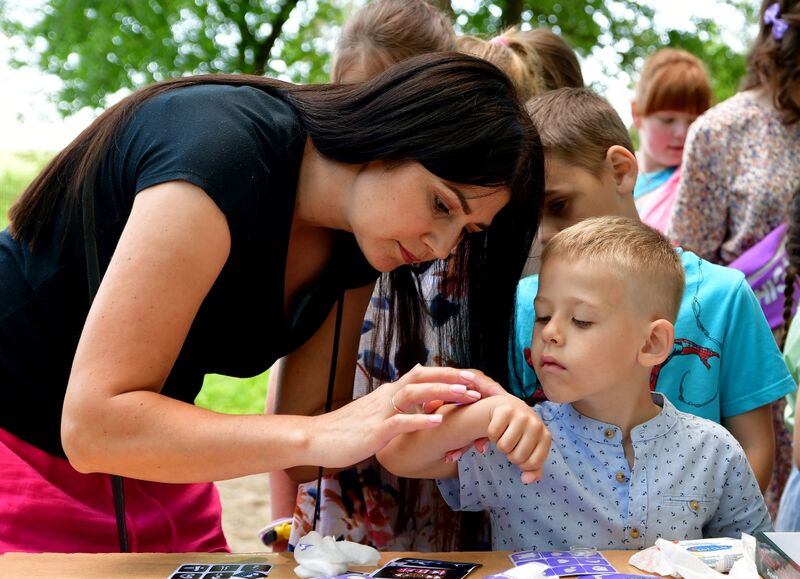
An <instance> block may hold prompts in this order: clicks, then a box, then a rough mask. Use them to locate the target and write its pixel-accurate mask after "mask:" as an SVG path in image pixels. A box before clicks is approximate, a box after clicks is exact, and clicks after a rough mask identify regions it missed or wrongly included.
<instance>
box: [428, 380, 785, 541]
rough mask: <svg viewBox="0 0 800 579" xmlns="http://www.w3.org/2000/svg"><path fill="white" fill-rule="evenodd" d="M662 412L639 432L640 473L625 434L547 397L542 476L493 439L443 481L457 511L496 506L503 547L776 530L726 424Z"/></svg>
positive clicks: (668, 408)
mask: <svg viewBox="0 0 800 579" xmlns="http://www.w3.org/2000/svg"><path fill="white" fill-rule="evenodd" d="M653 401H654V402H655V403H656V404H658V405H659V406H662V410H661V412H660V413H659V414H658V416H656V417H655V418H653V419H651V420H649V421H647V422H645V423H644V424H640V425H639V426H637V427H635V428H634V429H633V431H632V432H631V439H632V441H633V449H634V456H635V459H634V465H633V470H632V471H631V469H630V468H629V467H628V461H627V459H626V458H625V453H624V450H623V446H622V431H621V430H620V429H619V428H618V427H616V426H613V425H610V424H605V423H602V422H598V421H596V420H593V419H591V418H587V417H586V416H583V415H581V414H580V413H578V412H577V411H576V410H575V409H574V408H573V407H572V406H571V405H569V404H555V403H552V402H543V403H541V404H539V405H538V406H536V407H535V408H534V410H535V411H536V412H538V413H539V415H540V416H541V418H542V420H543V421H544V423H545V424H546V425H547V427H548V429H549V430H550V432H551V433H552V435H553V442H552V446H551V448H550V455H549V458H548V460H547V462H546V463H545V466H544V469H543V476H542V480H540V481H538V482H536V483H533V484H529V485H524V484H522V483H521V482H520V471H519V468H518V467H517V466H515V465H512V464H511V463H510V462H508V459H507V458H506V457H505V455H504V454H503V453H501V452H500V451H498V450H497V449H496V448H495V447H494V445H491V446H490V447H489V449H488V450H487V451H486V454H485V455H481V454H480V453H478V452H477V451H475V450H474V449H473V450H472V451H470V452H468V453H467V454H465V455H464V456H463V457H462V458H461V459H460V460H459V461H458V479H447V480H440V481H437V482H438V485H439V490H440V491H441V493H442V496H443V497H444V498H445V500H446V501H447V503H448V504H449V505H450V507H451V508H453V509H455V510H464V511H480V510H484V509H485V510H488V511H489V512H490V514H491V519H492V542H493V548H494V549H496V550H504V549H511V550H515V551H519V550H526V549H533V550H548V551H549V550H556V551H562V550H568V549H569V548H570V547H571V546H573V545H584V546H593V547H597V548H600V549H642V548H645V547H648V546H650V545H652V544H654V543H655V540H656V539H657V538H658V537H663V538H665V539H699V538H703V537H735V538H739V537H740V536H741V533H742V532H746V533H750V534H753V533H755V532H756V531H760V530H770V529H771V528H772V525H771V522H770V518H769V514H768V513H767V508H766V506H765V504H764V499H763V497H762V495H761V492H760V490H759V487H758V483H757V481H756V478H755V476H754V475H753V472H752V470H751V469H750V465H749V464H748V462H747V459H746V457H745V454H744V451H743V450H742V448H741V446H739V443H738V442H736V440H735V439H734V438H733V436H732V435H731V434H730V433H729V432H728V431H727V430H725V429H724V428H723V427H722V426H720V425H719V424H716V423H714V422H711V421H709V420H706V419H703V418H698V417H696V416H692V415H690V414H686V413H684V412H679V411H678V410H676V409H675V407H674V406H673V405H672V404H671V403H670V402H669V401H668V400H666V398H664V397H663V396H662V395H661V394H658V393H654V394H653Z"/></svg>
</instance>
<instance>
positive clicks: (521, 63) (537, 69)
mask: <svg viewBox="0 0 800 579" xmlns="http://www.w3.org/2000/svg"><path fill="white" fill-rule="evenodd" d="M456 48H457V50H458V51H459V52H464V53H466V54H471V55H473V56H477V57H478V58H483V59H484V60H488V61H489V62H491V63H492V64H494V65H495V66H496V67H497V68H499V69H500V70H502V71H503V72H505V73H506V74H507V75H508V77H509V78H510V79H511V81H512V82H513V83H514V86H516V87H517V93H518V94H519V98H520V100H522V101H523V102H524V101H527V100H528V99H529V98H531V97H533V96H536V95H538V94H541V93H542V92H544V90H545V86H544V81H543V78H542V66H541V63H540V61H539V57H538V55H537V54H536V53H535V52H532V51H531V50H529V49H528V48H526V46H525V45H524V44H522V43H521V42H519V41H517V40H516V38H515V37H514V35H513V33H512V32H506V33H504V34H501V35H500V36H495V37H494V38H492V39H491V40H483V39H481V38H477V37H475V36H459V37H458V38H456Z"/></svg>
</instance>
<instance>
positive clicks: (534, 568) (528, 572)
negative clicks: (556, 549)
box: [486, 561, 558, 579]
mask: <svg viewBox="0 0 800 579" xmlns="http://www.w3.org/2000/svg"><path fill="white" fill-rule="evenodd" d="M548 569H550V567H549V566H548V565H545V564H544V563H537V562H535V561H532V562H530V563H523V564H522V565H517V566H516V567H512V568H511V569H506V570H505V571H502V572H500V573H497V574H496V575H487V576H486V579H558V575H547V574H546V572H547V570H548Z"/></svg>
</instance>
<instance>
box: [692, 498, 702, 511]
mask: <svg viewBox="0 0 800 579" xmlns="http://www.w3.org/2000/svg"><path fill="white" fill-rule="evenodd" d="M689 508H690V509H692V510H693V511H696V510H697V509H699V508H700V503H698V502H697V501H694V500H692V501H689Z"/></svg>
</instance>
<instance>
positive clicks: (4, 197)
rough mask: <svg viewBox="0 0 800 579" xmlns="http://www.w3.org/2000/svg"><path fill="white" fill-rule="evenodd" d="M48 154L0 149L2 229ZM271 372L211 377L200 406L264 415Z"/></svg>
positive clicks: (0, 215) (206, 384)
mask: <svg viewBox="0 0 800 579" xmlns="http://www.w3.org/2000/svg"><path fill="white" fill-rule="evenodd" d="M53 154H54V153H51V152H46V151H2V150H0V230H2V229H5V227H6V225H8V209H9V207H11V204H12V203H13V202H14V200H15V199H16V198H17V197H18V196H19V194H20V193H22V191H23V190H24V189H25V187H27V186H28V184H29V183H30V182H31V181H32V180H33V178H34V177H35V176H36V175H37V173H38V172H39V171H40V170H41V169H42V168H43V167H44V166H45V164H47V162H48V161H49V160H50V159H51V158H52V157H53ZM267 376H269V371H267V372H264V373H263V374H261V375H260V376H256V377H254V378H245V379H238V378H230V377H228V376H220V375H218V374H209V375H207V376H206V379H205V381H204V382H203V389H202V390H201V391H200V394H198V395H197V399H196V400H195V402H196V403H197V405H198V406H202V407H204V408H210V409H211V410H216V411H217V412H225V413H228V414H261V413H263V412H264V400H266V396H267Z"/></svg>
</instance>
